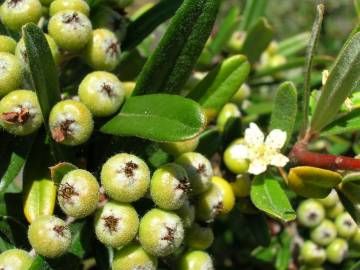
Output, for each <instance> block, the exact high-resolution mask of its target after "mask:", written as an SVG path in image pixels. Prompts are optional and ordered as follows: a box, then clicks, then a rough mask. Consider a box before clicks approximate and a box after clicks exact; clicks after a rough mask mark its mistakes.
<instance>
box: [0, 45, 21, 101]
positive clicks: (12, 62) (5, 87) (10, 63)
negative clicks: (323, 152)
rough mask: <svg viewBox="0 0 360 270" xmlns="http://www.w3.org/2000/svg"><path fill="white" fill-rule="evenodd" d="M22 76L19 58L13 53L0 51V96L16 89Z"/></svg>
mask: <svg viewBox="0 0 360 270" xmlns="http://www.w3.org/2000/svg"><path fill="white" fill-rule="evenodd" d="M22 78H23V69H22V66H21V62H20V60H19V59H18V58H17V57H16V56H15V55H13V54H10V53H7V52H0V97H2V96H5V95H6V94H7V93H9V92H11V91H13V90H15V89H17V88H18V87H19V86H20V85H21V83H22Z"/></svg>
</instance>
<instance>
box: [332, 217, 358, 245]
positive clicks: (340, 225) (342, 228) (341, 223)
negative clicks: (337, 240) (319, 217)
mask: <svg viewBox="0 0 360 270" xmlns="http://www.w3.org/2000/svg"><path fill="white" fill-rule="evenodd" d="M335 225H336V229H337V231H338V234H339V236H340V237H343V238H345V239H348V238H350V237H352V236H353V235H354V234H355V233H356V231H357V229H358V226H357V225H356V223H355V221H354V220H353V219H352V217H351V216H350V214H348V213H342V214H340V215H338V216H337V218H336V220H335Z"/></svg>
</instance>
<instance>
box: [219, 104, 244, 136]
mask: <svg viewBox="0 0 360 270" xmlns="http://www.w3.org/2000/svg"><path fill="white" fill-rule="evenodd" d="M240 116H241V112H240V110H239V109H238V107H237V106H236V105H235V104H234V103H227V104H225V106H224V107H223V108H222V110H221V111H220V113H219V115H218V117H217V120H216V126H217V127H218V129H219V130H220V131H224V128H225V125H226V123H227V121H228V120H230V119H231V118H239V117H240Z"/></svg>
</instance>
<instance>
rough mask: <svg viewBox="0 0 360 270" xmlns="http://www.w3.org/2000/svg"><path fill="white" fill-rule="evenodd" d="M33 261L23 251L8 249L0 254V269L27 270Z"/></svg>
mask: <svg viewBox="0 0 360 270" xmlns="http://www.w3.org/2000/svg"><path fill="white" fill-rule="evenodd" d="M33 261H34V259H33V258H32V257H31V256H30V254H29V253H27V252H26V251H24V250H21V249H9V250H6V251H4V252H3V253H1V254H0V269H4V270H8V269H9V270H27V269H29V268H30V266H31V264H32V263H33Z"/></svg>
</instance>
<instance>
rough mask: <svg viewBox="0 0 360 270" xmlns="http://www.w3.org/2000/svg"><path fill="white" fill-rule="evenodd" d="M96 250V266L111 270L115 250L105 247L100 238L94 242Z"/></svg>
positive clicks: (103, 269)
mask: <svg viewBox="0 0 360 270" xmlns="http://www.w3.org/2000/svg"><path fill="white" fill-rule="evenodd" d="M94 252H95V260H96V266H97V267H98V269H99V270H110V269H111V264H112V260H113V255H114V254H113V250H112V248H110V247H105V246H104V245H103V244H101V243H100V242H99V241H98V240H95V243H94Z"/></svg>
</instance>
